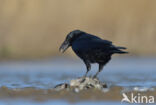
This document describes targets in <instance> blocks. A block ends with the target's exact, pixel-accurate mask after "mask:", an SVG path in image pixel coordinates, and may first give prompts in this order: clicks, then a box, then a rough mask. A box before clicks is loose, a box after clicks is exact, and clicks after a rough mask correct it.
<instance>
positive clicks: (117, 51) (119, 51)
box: [113, 50, 128, 54]
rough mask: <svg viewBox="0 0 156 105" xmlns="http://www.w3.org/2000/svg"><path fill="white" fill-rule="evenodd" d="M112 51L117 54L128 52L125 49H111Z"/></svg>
mask: <svg viewBox="0 0 156 105" xmlns="http://www.w3.org/2000/svg"><path fill="white" fill-rule="evenodd" d="M113 52H114V53H118V54H126V53H128V52H127V51H122V50H116V51H113Z"/></svg>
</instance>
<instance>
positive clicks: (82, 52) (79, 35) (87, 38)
mask: <svg viewBox="0 0 156 105" xmlns="http://www.w3.org/2000/svg"><path fill="white" fill-rule="evenodd" d="M70 46H71V47H72V49H73V51H74V52H75V53H76V55H77V56H79V57H80V58H81V59H82V60H83V61H84V63H85V65H86V68H87V71H86V73H85V75H84V76H85V77H86V76H87V73H88V71H89V70H90V69H91V63H98V64H99V70H98V72H97V73H96V74H95V75H94V76H93V77H94V78H96V76H97V75H98V74H99V72H100V71H101V70H102V69H103V67H104V65H105V64H106V63H108V61H109V60H110V59H111V56H112V54H116V53H117V54H124V53H128V52H126V51H122V50H121V49H126V48H125V47H118V46H115V45H113V44H112V42H111V41H108V40H103V39H101V38H99V37H97V36H94V35H91V34H88V33H86V32H83V31H80V30H74V31H72V32H70V33H69V34H68V35H67V37H66V39H65V41H64V42H63V43H62V45H61V47H60V49H59V50H60V51H61V52H65V51H66V50H67V48H68V47H70Z"/></svg>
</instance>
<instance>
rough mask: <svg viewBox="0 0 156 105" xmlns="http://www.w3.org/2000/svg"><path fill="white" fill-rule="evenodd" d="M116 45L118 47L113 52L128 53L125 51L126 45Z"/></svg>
mask: <svg viewBox="0 0 156 105" xmlns="http://www.w3.org/2000/svg"><path fill="white" fill-rule="evenodd" d="M115 47H116V49H115V50H114V51H113V53H118V54H126V53H128V52H127V51H123V50H125V49H127V48H126V47H120V46H115ZM121 49H122V50H121Z"/></svg>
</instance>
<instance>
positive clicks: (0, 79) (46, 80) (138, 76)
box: [0, 57, 156, 105]
mask: <svg viewBox="0 0 156 105" xmlns="http://www.w3.org/2000/svg"><path fill="white" fill-rule="evenodd" d="M97 69H98V66H97V65H95V64H94V65H92V70H91V71H90V72H89V74H88V75H93V74H95V72H96V71H97ZM85 70H86V68H85V65H84V64H83V62H82V61H81V60H79V59H69V58H55V59H52V60H51V59H48V60H37V61H1V62H0V87H2V86H5V87H7V88H9V89H15V88H26V87H34V88H37V89H51V88H53V87H54V86H55V85H57V84H60V83H64V82H69V81H70V80H71V79H74V78H77V77H81V76H82V75H83V74H84V73H85ZM155 74H156V58H135V57H131V58H130V57H125V58H118V57H115V58H113V59H112V61H110V62H109V63H108V64H107V65H106V66H105V67H104V69H103V71H102V72H101V73H100V75H99V79H100V80H101V81H103V82H106V83H107V84H108V85H109V86H121V87H125V90H126V89H136V88H139V89H140V90H141V89H142V90H146V89H147V90H148V89H151V88H153V87H154V88H155V87H156V76H155ZM5 102H6V101H4V99H3V100H1V101H0V104H2V105H3V104H4V103H5ZM20 102H22V101H21V100H20V99H18V101H13V102H11V103H12V104H13V103H14V104H16V105H18V104H20ZM51 102H55V103H56V104H60V103H61V104H62V103H63V104H64V105H66V104H69V103H68V102H64V101H46V102H43V103H44V104H45V105H49V104H50V103H51ZM30 103H31V104H32V105H36V104H37V103H36V102H33V101H29V100H27V101H26V103H25V105H28V104H30ZM43 103H42V104H43ZM91 103H92V102H89V101H86V102H78V103H75V104H81V105H83V104H91ZM95 103H96V102H95ZM108 103H110V104H114V103H115V104H120V102H119V103H118V102H112V101H108ZM5 104H7V103H5ZM92 104H93V103H92ZM102 104H107V102H102Z"/></svg>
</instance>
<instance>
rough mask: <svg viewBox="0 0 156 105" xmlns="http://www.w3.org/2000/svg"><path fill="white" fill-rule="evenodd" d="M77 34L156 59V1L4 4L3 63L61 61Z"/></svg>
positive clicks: (0, 19) (5, 0)
mask: <svg viewBox="0 0 156 105" xmlns="http://www.w3.org/2000/svg"><path fill="white" fill-rule="evenodd" d="M74 29H80V30H84V31H86V32H88V33H92V34H95V35H97V36H99V37H102V38H104V39H108V40H112V41H113V42H114V43H115V44H117V45H121V46H126V47H127V48H128V51H129V52H131V54H132V55H156V47H155V45H156V0H64V1H63V0H0V57H1V58H40V57H46V56H57V55H59V53H58V48H59V46H60V44H61V43H62V41H63V40H64V38H65V37H66V35H67V34H68V32H70V31H72V30H74ZM68 54H69V55H70V54H71V55H72V54H73V52H71V50H70V51H68V53H67V55H68Z"/></svg>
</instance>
